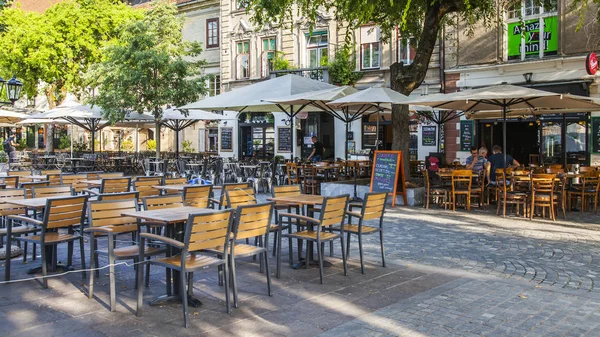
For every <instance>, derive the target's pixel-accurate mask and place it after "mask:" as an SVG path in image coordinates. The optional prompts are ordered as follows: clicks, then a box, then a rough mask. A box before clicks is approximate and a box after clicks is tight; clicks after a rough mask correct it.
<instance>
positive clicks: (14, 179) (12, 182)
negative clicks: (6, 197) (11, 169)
mask: <svg viewBox="0 0 600 337" xmlns="http://www.w3.org/2000/svg"><path fill="white" fill-rule="evenodd" d="M19 178H20V177H19V176H10V177H3V178H0V181H2V183H3V184H4V185H6V187H8V188H17V187H19Z"/></svg>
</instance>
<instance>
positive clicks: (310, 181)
mask: <svg viewBox="0 0 600 337" xmlns="http://www.w3.org/2000/svg"><path fill="white" fill-rule="evenodd" d="M300 175H301V176H302V190H303V191H304V193H306V194H320V187H321V184H320V182H319V180H318V179H317V168H316V167H314V166H302V167H300Z"/></svg>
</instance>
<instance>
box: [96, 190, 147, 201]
mask: <svg viewBox="0 0 600 337" xmlns="http://www.w3.org/2000/svg"><path fill="white" fill-rule="evenodd" d="M138 196H139V193H138V192H135V191H134V192H121V193H106V194H98V200H99V201H102V200H103V201H106V200H113V201H114V200H129V199H135V200H138Z"/></svg>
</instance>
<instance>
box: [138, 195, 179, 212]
mask: <svg viewBox="0 0 600 337" xmlns="http://www.w3.org/2000/svg"><path fill="white" fill-rule="evenodd" d="M143 200H144V209H145V210H147V211H150V210H153V209H166V208H178V207H183V196H182V195H181V194H170V195H161V196H158V197H146V198H144V199H143Z"/></svg>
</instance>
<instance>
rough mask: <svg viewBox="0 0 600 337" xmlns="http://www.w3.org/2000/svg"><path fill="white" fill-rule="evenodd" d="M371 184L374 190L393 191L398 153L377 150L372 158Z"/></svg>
mask: <svg viewBox="0 0 600 337" xmlns="http://www.w3.org/2000/svg"><path fill="white" fill-rule="evenodd" d="M374 160H375V163H374V165H373V179H372V180H373V186H371V190H372V191H374V192H393V191H394V188H395V187H396V182H397V180H398V179H397V177H396V172H397V169H398V154H396V153H380V152H378V153H377V155H376V156H375V158H374Z"/></svg>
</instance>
